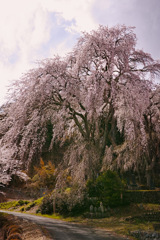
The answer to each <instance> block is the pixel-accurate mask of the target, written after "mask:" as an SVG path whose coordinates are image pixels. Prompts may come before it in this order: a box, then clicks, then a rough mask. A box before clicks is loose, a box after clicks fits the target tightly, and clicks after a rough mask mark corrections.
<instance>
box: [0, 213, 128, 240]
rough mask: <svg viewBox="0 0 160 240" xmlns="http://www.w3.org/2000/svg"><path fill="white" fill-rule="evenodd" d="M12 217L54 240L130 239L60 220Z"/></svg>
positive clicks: (22, 215)
mask: <svg viewBox="0 0 160 240" xmlns="http://www.w3.org/2000/svg"><path fill="white" fill-rule="evenodd" d="M4 212H7V213H9V214H13V215H14V216H18V217H21V218H23V219H27V220H29V221H33V222H34V223H36V224H38V225H40V226H42V227H43V228H45V229H47V230H48V232H49V234H50V235H51V237H52V239H54V240H62V239H63V240H64V239H65V240H91V239H92V240H107V239H108V240H127V239H130V238H125V237H121V236H118V235H116V234H114V233H112V232H109V231H105V230H100V229H95V228H90V227H85V226H82V225H80V224H73V223H68V222H64V221H61V220H55V219H50V218H45V217H39V216H34V215H29V214H22V213H17V212H8V211H4Z"/></svg>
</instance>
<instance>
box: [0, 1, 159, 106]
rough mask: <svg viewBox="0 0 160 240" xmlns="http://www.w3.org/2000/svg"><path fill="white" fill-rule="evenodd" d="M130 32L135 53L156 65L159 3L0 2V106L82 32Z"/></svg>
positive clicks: (61, 52) (61, 53)
mask: <svg viewBox="0 0 160 240" xmlns="http://www.w3.org/2000/svg"><path fill="white" fill-rule="evenodd" d="M117 24H125V25H126V26H134V27H135V33H136V35H137V48H138V49H143V50H144V51H145V52H148V53H150V54H151V55H152V57H153V58H154V59H160V0H5V1H4V0H0V90H1V91H0V105H2V104H3V103H5V101H6V96H7V86H8V85H10V84H11V83H12V81H13V80H16V79H19V78H21V77H22V75H23V74H24V73H26V72H27V71H28V70H29V69H31V68H35V67H36V64H37V61H40V60H42V59H45V58H52V57H53V56H54V55H56V54H58V55H61V56H65V55H66V54H67V53H68V52H70V51H71V50H72V48H73V47H74V45H75V44H76V42H77V39H78V38H79V37H80V36H81V35H82V32H84V31H87V32H89V31H91V30H93V29H96V28H98V26H99V25H105V26H109V27H112V26H115V25H117Z"/></svg>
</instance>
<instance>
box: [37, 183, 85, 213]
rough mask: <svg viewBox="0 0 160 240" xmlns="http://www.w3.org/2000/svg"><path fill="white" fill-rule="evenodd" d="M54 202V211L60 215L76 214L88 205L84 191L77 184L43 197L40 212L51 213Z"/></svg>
mask: <svg viewBox="0 0 160 240" xmlns="http://www.w3.org/2000/svg"><path fill="white" fill-rule="evenodd" d="M54 202H55V208H56V209H55V210H56V212H58V213H60V214H62V215H77V214H80V213H82V212H84V211H85V209H86V208H87V207H89V206H88V200H87V198H86V192H85V190H84V189H83V188H81V187H79V186H78V185H75V186H73V187H72V188H66V189H59V190H56V191H54V192H53V193H52V194H50V195H47V196H46V197H44V199H43V202H42V205H41V206H40V212H41V213H42V214H51V213H53V205H54Z"/></svg>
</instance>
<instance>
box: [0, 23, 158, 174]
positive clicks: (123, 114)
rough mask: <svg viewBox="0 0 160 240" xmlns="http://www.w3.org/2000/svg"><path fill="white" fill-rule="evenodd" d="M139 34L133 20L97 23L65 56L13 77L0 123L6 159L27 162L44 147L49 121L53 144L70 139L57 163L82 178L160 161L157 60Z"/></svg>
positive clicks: (147, 165) (27, 165)
mask: <svg viewBox="0 0 160 240" xmlns="http://www.w3.org/2000/svg"><path fill="white" fill-rule="evenodd" d="M136 41H137V40H136V35H135V34H134V29H133V28H132V27H126V26H115V27H112V28H108V27H104V26H100V27H99V28H98V29H97V30H95V31H92V32H90V33H84V34H83V35H82V36H81V37H80V38H79V40H78V42H77V44H76V45H75V47H74V49H73V51H72V52H70V53H69V54H68V55H67V56H66V57H65V58H61V57H59V56H55V57H53V58H52V59H45V60H44V61H42V62H40V63H39V65H38V66H37V68H36V69H32V70H31V71H29V72H28V73H26V74H25V75H23V77H22V78H21V79H20V80H18V81H16V82H15V83H14V84H13V85H12V90H11V94H10V102H9V105H8V108H7V115H6V116H5V122H4V121H2V120H1V122H0V128H1V129H2V127H3V129H5V132H4V131H3V132H4V133H3V136H1V142H0V146H1V161H2V160H3V163H4V159H5V162H12V163H13V162H14V161H15V160H17V161H18V162H21V163H23V166H24V167H25V168H28V167H29V164H30V163H31V161H32V160H33V159H34V158H40V156H41V154H42V152H43V148H44V146H45V144H46V139H47V134H48V124H50V125H51V126H52V133H51V138H50V141H49V149H50V150H51V149H52V148H53V145H54V144H56V143H58V144H60V145H61V146H62V145H63V144H65V143H66V141H68V142H69V144H68V147H67V149H66V151H65V154H64V157H63V159H62V160H61V163H60V164H62V163H64V165H65V166H67V167H68V168H70V169H71V172H72V174H73V175H74V176H75V177H77V178H85V176H86V175H88V174H96V173H97V172H98V171H101V170H103V169H108V168H113V169H121V170H123V171H127V170H128V169H134V170H136V171H138V170H140V169H142V168H143V169H146V168H147V167H149V166H151V164H152V162H153V161H158V160H157V159H158V157H159V156H160V150H158V149H160V148H159V143H160V134H159V133H160V106H159V104H160V99H159V97H160V87H159V86H158V85H156V84H154V79H155V78H157V76H159V74H160V62H159V61H155V60H154V59H153V58H152V57H151V55H150V54H148V53H145V52H144V51H142V50H137V49H136ZM155 142H156V146H155V144H154V143H155ZM151 145H152V147H151ZM49 149H48V150H49ZM8 152H9V154H8ZM77 165H78V166H79V169H78V170H77ZM78 176H79V177H78Z"/></svg>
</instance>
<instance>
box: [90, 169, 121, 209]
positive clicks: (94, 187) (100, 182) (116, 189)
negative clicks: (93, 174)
mask: <svg viewBox="0 0 160 240" xmlns="http://www.w3.org/2000/svg"><path fill="white" fill-rule="evenodd" d="M87 192H88V194H89V197H96V198H97V200H98V201H99V202H103V204H104V206H110V207H115V206H119V205H122V204H123V203H124V201H123V199H122V197H123V192H124V184H123V183H122V181H121V179H120V178H119V176H118V174H117V173H116V172H112V171H110V170H108V171H106V172H104V173H103V174H102V175H100V176H99V177H98V178H97V179H96V180H95V181H94V180H89V181H88V182H87Z"/></svg>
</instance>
